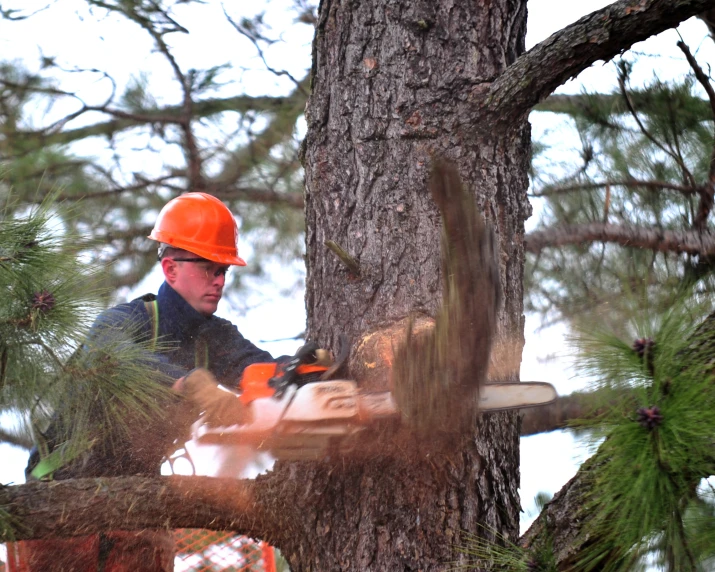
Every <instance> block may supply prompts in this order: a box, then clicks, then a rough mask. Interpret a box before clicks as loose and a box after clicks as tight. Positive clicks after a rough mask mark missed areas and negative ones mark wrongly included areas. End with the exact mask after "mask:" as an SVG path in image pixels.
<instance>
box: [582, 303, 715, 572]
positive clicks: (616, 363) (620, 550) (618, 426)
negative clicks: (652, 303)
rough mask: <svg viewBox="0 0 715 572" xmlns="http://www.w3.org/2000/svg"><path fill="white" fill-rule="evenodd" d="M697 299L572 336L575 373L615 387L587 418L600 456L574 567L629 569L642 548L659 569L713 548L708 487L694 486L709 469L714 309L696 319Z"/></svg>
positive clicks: (714, 423)
mask: <svg viewBox="0 0 715 572" xmlns="http://www.w3.org/2000/svg"><path fill="white" fill-rule="evenodd" d="M642 306H647V304H646V303H645V302H644V303H643V305H642ZM706 307H707V304H706V303H703V304H701V305H700V306H699V307H696V305H695V304H693V302H692V298H691V297H683V298H681V299H680V300H679V301H677V302H675V303H673V304H672V306H671V308H670V309H669V310H668V311H666V312H663V313H660V314H656V313H650V314H649V313H647V312H646V313H645V314H644V315H645V316H648V317H647V318H639V319H635V320H633V321H632V322H631V324H630V327H626V328H623V329H624V330H625V332H624V335H615V334H612V333H609V332H608V331H607V330H604V329H601V330H598V329H594V328H593V327H591V328H590V332H589V333H586V332H585V331H584V332H583V333H581V334H580V336H579V337H578V338H577V340H578V344H579V349H580V353H581V356H582V357H581V361H580V369H581V373H583V374H584V375H589V376H590V377H591V378H592V379H594V380H595V381H594V383H595V385H596V386H597V387H598V388H610V389H612V390H613V391H614V392H618V395H620V396H621V399H620V400H617V401H616V402H615V403H616V404H615V405H614V406H612V407H611V408H610V409H609V410H607V411H606V412H605V413H604V414H603V415H602V416H601V417H599V418H597V419H596V420H595V421H592V423H594V424H595V426H596V428H597V429H598V435H600V436H601V437H603V438H605V439H604V441H603V443H602V445H601V446H600V450H599V456H600V458H602V459H607V462H602V463H598V464H596V465H595V466H594V467H593V468H592V470H591V472H590V484H591V488H590V492H589V494H588V499H587V503H586V506H584V507H583V510H584V511H587V512H588V513H590V514H595V515H597V517H596V518H595V519H594V520H593V521H592V523H591V525H590V526H589V527H588V528H586V529H585V530H583V531H582V534H584V535H587V536H588V537H589V538H591V539H593V540H592V541H590V542H588V543H587V544H586V548H585V550H584V551H583V552H582V553H581V554H580V557H579V558H580V559H579V567H578V569H579V570H584V571H589V570H605V571H608V570H613V571H617V570H618V571H620V570H631V569H635V568H636V567H637V566H639V565H640V564H642V562H643V559H644V558H645V557H646V556H647V557H649V558H650V559H651V561H653V560H654V561H656V562H659V563H661V564H662V565H664V566H666V569H668V570H704V569H705V568H704V567H703V566H704V562H705V561H707V559H708V558H711V557H712V555H713V551H715V544H713V543H712V542H711V541H712V540H713V535H712V532H711V531H712V528H713V526H714V525H715V521H713V518H712V516H713V508H712V506H713V505H712V502H711V499H710V497H711V496H712V495H711V494H706V492H707V491H708V490H707V489H703V488H702V487H701V486H700V483H701V480H702V479H705V478H707V477H709V476H710V475H713V474H715V456H714V455H713V452H712V442H713V440H712V439H713V427H715V385H714V384H713V381H714V378H713V368H712V363H711V361H712V357H711V354H710V352H709V351H707V349H706V348H708V346H709V345H711V344H712V336H713V331H712V328H713V325H712V322H713V321H715V316H712V315H711V316H710V317H709V318H707V320H706V321H705V322H704V324H703V325H699V323H700V321H701V316H703V315H706V313H704V312H703V310H704V309H705V308H706ZM650 316H654V317H652V318H650ZM629 333H630V336H629V337H625V336H628V334H629ZM633 340H635V342H633ZM707 532H710V534H709V536H708V535H707V534H706V533H707Z"/></svg>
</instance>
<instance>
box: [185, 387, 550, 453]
mask: <svg viewBox="0 0 715 572" xmlns="http://www.w3.org/2000/svg"><path fill="white" fill-rule="evenodd" d="M556 397H557V394H556V390H555V389H554V387H553V386H552V385H551V384H549V383H544V382H538V381H532V382H521V383H519V382H515V383H487V384H485V385H483V386H482V387H481V388H480V393H479V411H484V412H492V411H506V410H512V409H521V408H525V407H536V406H539V405H547V404H549V403H552V402H553V401H555V400H556ZM237 399H238V396H237ZM246 406H247V407H248V408H249V409H250V410H251V413H252V414H253V421H252V422H251V423H248V424H245V425H233V426H231V427H220V428H216V427H207V426H206V425H202V426H200V427H199V428H198V431H197V438H198V441H199V443H205V444H214V445H239V444H241V445H247V444H250V445H253V446H254V447H256V448H257V449H258V450H267V451H270V452H271V453H272V454H273V455H274V456H275V457H276V458H278V459H287V460H309V459H320V458H324V457H325V456H327V455H328V454H329V452H330V451H335V450H338V451H340V452H341V453H345V452H347V450H346V446H345V445H347V443H348V442H349V441H350V440H348V439H347V437H350V436H352V435H355V434H356V433H358V432H360V431H362V430H363V429H365V428H366V427H367V426H369V425H371V424H373V423H376V422H378V421H380V420H389V419H394V420H398V419H399V416H400V413H399V410H398V409H397V406H396V405H395V402H394V399H393V397H392V394H391V393H390V392H389V391H378V392H367V391H361V390H360V389H359V388H358V386H357V383H355V382H354V381H351V380H330V381H316V382H312V383H307V384H305V385H302V386H291V387H289V388H288V389H287V390H286V391H285V392H284V393H283V394H282V395H281V397H280V398H276V397H275V396H273V397H262V398H256V399H253V400H251V401H250V402H249V403H248V404H247V405H246ZM348 449H349V448H348Z"/></svg>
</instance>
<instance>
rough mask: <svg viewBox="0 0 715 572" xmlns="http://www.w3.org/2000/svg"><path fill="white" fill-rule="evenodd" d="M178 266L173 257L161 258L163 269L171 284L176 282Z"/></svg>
mask: <svg viewBox="0 0 715 572" xmlns="http://www.w3.org/2000/svg"><path fill="white" fill-rule="evenodd" d="M177 268H178V266H177V264H176V262H175V261H174V260H172V259H171V258H162V259H161V269H162V270H163V271H164V278H166V281H167V282H168V283H169V286H173V284H174V282H176V271H177Z"/></svg>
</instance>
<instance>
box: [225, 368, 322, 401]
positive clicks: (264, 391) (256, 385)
mask: <svg viewBox="0 0 715 572" xmlns="http://www.w3.org/2000/svg"><path fill="white" fill-rule="evenodd" d="M326 369H328V368H327V367H325V366H322V365H299V366H298V368H297V369H296V372H297V373H298V375H306V374H308V373H322V372H324V371H325V370H326ZM276 375H280V371H279V370H278V364H277V363H254V364H251V365H249V366H248V367H246V369H244V370H243V375H242V376H241V383H240V384H239V386H240V388H241V395H240V396H239V399H240V400H241V403H243V404H244V405H248V404H249V403H251V401H253V400H255V399H261V398H263V397H273V395H275V393H276V390H275V389H274V388H273V387H271V386H270V385H268V382H269V381H270V379H271V378H272V377H275V376H276Z"/></svg>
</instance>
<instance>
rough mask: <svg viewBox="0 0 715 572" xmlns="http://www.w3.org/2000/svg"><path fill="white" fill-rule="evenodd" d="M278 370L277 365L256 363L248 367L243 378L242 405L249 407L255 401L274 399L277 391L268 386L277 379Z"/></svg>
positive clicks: (240, 397)
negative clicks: (263, 398)
mask: <svg viewBox="0 0 715 572" xmlns="http://www.w3.org/2000/svg"><path fill="white" fill-rule="evenodd" d="M277 369H278V364H277V363H254V364H251V365H249V366H248V367H246V369H244V370H243V375H242V376H241V384H240V387H241V395H240V396H239V399H240V400H241V403H243V404H244V405H248V404H249V403H251V401H253V400H254V399H261V398H262V397H273V395H274V394H275V392H276V390H275V389H274V388H272V387H271V386H270V385H268V380H270V379H271V378H272V377H275V375H276V370H277Z"/></svg>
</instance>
